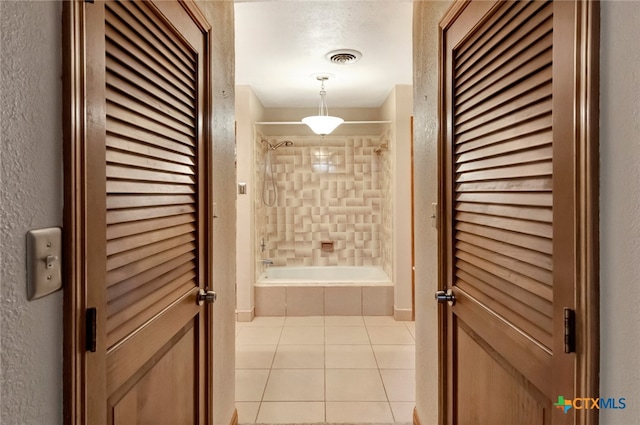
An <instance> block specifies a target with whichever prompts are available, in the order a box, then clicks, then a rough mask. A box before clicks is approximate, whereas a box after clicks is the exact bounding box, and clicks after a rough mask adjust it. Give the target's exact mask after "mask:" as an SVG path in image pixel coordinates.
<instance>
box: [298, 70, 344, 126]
mask: <svg viewBox="0 0 640 425" xmlns="http://www.w3.org/2000/svg"><path fill="white" fill-rule="evenodd" d="M316 78H317V79H318V81H320V106H319V108H318V115H314V116H310V117H305V118H303V119H302V122H303V123H304V124H306V125H308V126H309V128H310V129H311V130H312V131H313V132H314V133H316V134H319V135H321V136H326V135H327V134H330V133H331V132H332V131H333V130H335V129H336V127H338V126H339V125H340V124H342V123H343V122H344V120H343V119H342V118H338V117H332V116H329V108H328V107H327V99H326V98H325V97H326V95H327V92H326V91H325V90H324V82H325V81H327V80H328V79H329V77H327V76H326V75H320V76H318V77H316Z"/></svg>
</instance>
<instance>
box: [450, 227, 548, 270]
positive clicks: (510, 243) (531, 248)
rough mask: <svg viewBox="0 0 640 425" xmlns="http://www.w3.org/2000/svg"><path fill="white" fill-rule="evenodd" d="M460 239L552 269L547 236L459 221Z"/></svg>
mask: <svg viewBox="0 0 640 425" xmlns="http://www.w3.org/2000/svg"><path fill="white" fill-rule="evenodd" d="M456 229H457V230H458V231H459V232H458V235H457V237H458V239H459V240H461V241H466V242H469V243H473V244H475V245H478V246H483V247H485V248H487V249H490V250H492V251H495V252H499V253H501V254H503V255H506V256H509V257H511V258H515V259H517V260H520V261H524V262H526V263H530V264H533V265H535V266H536V267H542V268H544V269H547V270H551V244H549V241H548V240H547V239H546V238H540V237H536V236H531V235H525V234H523V233H516V232H509V231H505V230H502V229H496V228H489V227H484V226H478V225H475V224H470V223H463V222H460V223H457V225H456Z"/></svg>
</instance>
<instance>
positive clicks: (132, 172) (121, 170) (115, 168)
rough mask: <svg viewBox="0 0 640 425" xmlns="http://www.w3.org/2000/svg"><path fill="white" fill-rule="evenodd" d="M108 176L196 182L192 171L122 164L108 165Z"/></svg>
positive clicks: (151, 180) (156, 180)
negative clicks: (177, 172) (174, 171)
mask: <svg viewBox="0 0 640 425" xmlns="http://www.w3.org/2000/svg"><path fill="white" fill-rule="evenodd" d="M107 178H112V179H127V180H133V181H146V182H162V183H183V184H193V183H194V182H195V180H194V177H193V176H192V175H191V173H190V174H188V175H184V174H176V173H172V172H166V171H165V172H163V171H152V170H145V169H141V168H138V167H125V166H122V165H108V166H107Z"/></svg>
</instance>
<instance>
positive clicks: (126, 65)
mask: <svg viewBox="0 0 640 425" xmlns="http://www.w3.org/2000/svg"><path fill="white" fill-rule="evenodd" d="M114 48H115V47H114ZM121 55H123V54H121ZM123 61H126V62H123ZM106 63H107V69H108V70H109V75H107V79H108V81H113V80H115V79H118V78H121V79H122V80H123V81H128V82H131V85H132V86H133V87H136V88H137V90H139V91H140V92H142V93H147V94H148V95H150V96H153V97H154V98H155V99H158V100H160V101H162V103H164V104H165V105H170V106H173V107H174V108H176V110H177V111H178V113H180V114H182V115H184V116H187V117H191V116H190V114H191V113H193V99H191V98H190V97H189V96H187V95H185V94H184V93H183V92H181V91H180V90H178V89H176V88H174V87H172V86H171V85H169V84H166V83H165V82H164V81H162V80H158V79H156V78H153V77H154V76H155V73H150V71H149V70H146V69H145V68H144V67H143V66H142V64H140V63H139V62H137V61H135V60H133V59H131V60H129V61H127V59H126V58H120V57H119V56H107V57H106ZM191 118H192V117H191Z"/></svg>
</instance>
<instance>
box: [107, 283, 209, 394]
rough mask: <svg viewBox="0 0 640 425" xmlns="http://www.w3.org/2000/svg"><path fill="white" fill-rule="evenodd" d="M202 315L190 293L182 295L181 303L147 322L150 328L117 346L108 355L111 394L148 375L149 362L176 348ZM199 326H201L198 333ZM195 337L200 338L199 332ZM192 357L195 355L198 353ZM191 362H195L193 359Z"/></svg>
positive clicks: (108, 379) (179, 300)
mask: <svg viewBox="0 0 640 425" xmlns="http://www.w3.org/2000/svg"><path fill="white" fill-rule="evenodd" d="M199 311H200V309H199V308H198V306H197V304H196V302H195V294H194V292H193V291H191V290H189V291H187V292H186V293H183V294H182V295H181V296H180V297H179V298H178V301H176V302H174V303H173V304H172V305H170V306H169V307H167V308H165V309H164V310H163V311H161V312H160V313H161V314H157V315H156V317H155V318H154V319H155V320H147V321H145V323H148V325H147V326H144V327H141V328H140V330H139V331H138V332H136V333H135V334H134V335H132V336H130V337H129V338H128V339H127V340H126V341H122V342H121V343H119V344H116V345H114V347H113V348H111V349H110V350H109V351H108V352H107V358H108V361H107V391H108V393H109V394H117V393H118V391H121V390H123V388H124V387H126V384H127V382H128V381H129V380H130V379H132V378H133V377H134V376H135V375H136V374H138V375H139V374H141V373H143V372H145V365H147V366H148V362H150V361H154V359H157V357H158V356H159V355H162V353H163V352H164V351H163V349H164V350H166V349H167V348H168V347H171V346H172V345H174V344H175V343H176V342H177V340H178V339H181V338H182V336H183V334H184V333H185V332H186V330H188V329H189V328H192V327H194V326H196V325H194V324H193V323H194V321H198V319H199V317H198V314H199ZM198 326H199V324H198V325H197V326H196V330H198ZM196 335H199V331H198V332H197V333H196ZM167 344H169V345H167ZM200 348H201V347H198V349H200ZM193 353H194V355H195V353H197V350H196V351H194V352H193ZM190 361H191V362H192V361H193V357H191V358H190ZM176 384H177V383H176Z"/></svg>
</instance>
